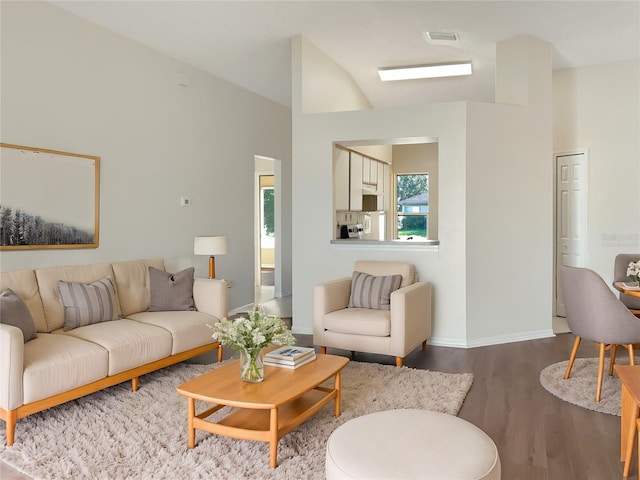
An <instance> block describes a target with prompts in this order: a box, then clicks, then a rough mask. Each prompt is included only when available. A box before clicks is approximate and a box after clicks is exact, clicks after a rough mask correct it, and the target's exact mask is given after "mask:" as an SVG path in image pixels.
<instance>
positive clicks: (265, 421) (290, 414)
mask: <svg viewBox="0 0 640 480" xmlns="http://www.w3.org/2000/svg"><path fill="white" fill-rule="evenodd" d="M336 396H337V392H336V390H333V389H328V388H322V387H317V388H316V389H314V390H312V391H310V392H307V393H305V394H304V395H303V396H302V397H300V398H298V399H296V400H293V401H291V402H289V403H286V404H284V405H282V406H280V407H279V408H271V409H268V410H265V409H260V410H257V409H252V408H251V409H250V408H239V409H237V410H235V411H233V412H232V413H230V414H229V415H227V416H226V417H224V418H223V419H222V420H220V421H219V422H217V423H214V422H210V421H208V420H205V419H206V418H207V417H208V416H210V415H211V414H213V413H214V412H216V411H218V410H220V409H221V408H223V407H224V405H216V406H214V407H211V408H209V409H207V410H205V411H203V412H201V413H196V414H194V415H193V416H191V412H189V417H190V418H192V421H191V422H190V423H191V425H189V447H190V448H193V447H194V446H195V430H204V431H206V432H209V433H213V434H216V435H223V436H225V437H231V438H237V439H239V440H257V441H260V442H269V443H270V452H269V453H270V455H269V457H270V462H269V463H270V465H271V467H275V466H276V463H277V448H278V441H279V440H280V439H281V438H282V437H284V436H285V435H286V434H287V433H289V432H290V431H292V430H293V429H295V428H296V427H297V426H298V425H300V424H301V423H302V422H304V421H305V420H307V419H308V418H309V417H311V416H313V415H314V414H315V413H316V412H318V411H319V410H320V409H321V408H322V407H324V406H325V405H326V404H327V403H329V402H330V401H331V400H333V399H335V398H336ZM193 402H194V400H193V399H191V398H190V399H189V404H191V403H193ZM193 408H194V411H195V405H194V407H193ZM189 410H191V405H189ZM335 415H336V417H338V416H340V404H339V403H336V406H335ZM192 437H193V442H192Z"/></svg>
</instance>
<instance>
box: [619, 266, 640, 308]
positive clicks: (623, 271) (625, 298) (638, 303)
mask: <svg viewBox="0 0 640 480" xmlns="http://www.w3.org/2000/svg"><path fill="white" fill-rule="evenodd" d="M638 260H640V253H621V254H619V255H616V259H615V262H614V265H613V281H614V282H626V281H628V277H627V267H628V266H629V263H630V262H637V261H638ZM620 300H621V301H622V303H624V304H625V305H626V306H627V308H628V309H629V310H630V311H631V313H633V314H634V315H635V316H636V317H640V298H637V297H632V296H631V295H625V294H624V293H622V292H620Z"/></svg>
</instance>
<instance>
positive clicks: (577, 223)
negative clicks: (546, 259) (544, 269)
mask: <svg viewBox="0 0 640 480" xmlns="http://www.w3.org/2000/svg"><path fill="white" fill-rule="evenodd" d="M555 161H556V275H555V276H556V279H555V284H556V315H558V316H561V317H564V316H566V312H565V308H564V300H563V298H562V290H561V288H560V282H559V275H558V267H559V266H560V265H568V266H571V267H585V266H587V265H588V253H589V244H588V230H589V229H588V226H589V216H588V212H589V196H588V187H589V170H588V163H589V162H588V154H587V151H586V150H579V151H575V152H569V153H561V154H556V155H555Z"/></svg>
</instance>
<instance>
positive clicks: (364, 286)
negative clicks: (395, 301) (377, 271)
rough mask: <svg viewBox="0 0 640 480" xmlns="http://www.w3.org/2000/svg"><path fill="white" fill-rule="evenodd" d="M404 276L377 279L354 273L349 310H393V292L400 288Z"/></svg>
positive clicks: (388, 276) (372, 276)
mask: <svg viewBox="0 0 640 480" xmlns="http://www.w3.org/2000/svg"><path fill="white" fill-rule="evenodd" d="M400 282H402V275H385V276H382V277H376V276H374V275H368V274H366V273H362V272H353V277H352V279H351V297H350V298H349V308H372V309H375V310H390V309H391V292H394V291H396V290H397V289H398V288H400Z"/></svg>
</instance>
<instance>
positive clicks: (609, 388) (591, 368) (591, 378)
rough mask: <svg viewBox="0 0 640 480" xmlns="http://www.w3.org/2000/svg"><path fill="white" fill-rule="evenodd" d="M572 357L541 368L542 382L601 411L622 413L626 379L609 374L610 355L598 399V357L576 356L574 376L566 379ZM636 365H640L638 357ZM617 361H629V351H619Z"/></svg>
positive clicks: (555, 392)
mask: <svg viewBox="0 0 640 480" xmlns="http://www.w3.org/2000/svg"><path fill="white" fill-rule="evenodd" d="M568 363H569V361H568V360H565V361H564V362H559V363H554V364H552V365H549V366H548V367H546V368H545V369H544V370H542V372H540V383H541V384H542V386H543V387H544V388H545V389H546V390H547V391H549V393H552V394H553V395H555V396H556V397H558V398H560V399H562V400H564V401H565V402H569V403H573V404H574V405H578V406H579V407H583V408H587V409H589V410H594V411H596V412H600V413H607V414H609V415H617V416H620V396H621V390H622V383H621V381H620V378H619V377H618V376H617V375H616V374H615V373H614V374H613V376H609V357H607V358H606V359H605V365H604V377H603V380H602V396H601V399H600V401H599V402H596V386H597V384H598V359H597V358H576V360H575V362H574V364H573V368H572V369H571V376H570V377H569V378H568V379H567V380H565V379H564V372H565V370H566V369H567V365H568ZM635 363H636V365H640V361H639V359H638V358H636V360H635ZM616 364H620V365H628V364H629V358H628V357H627V355H626V352H619V354H618V356H617V358H616Z"/></svg>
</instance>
